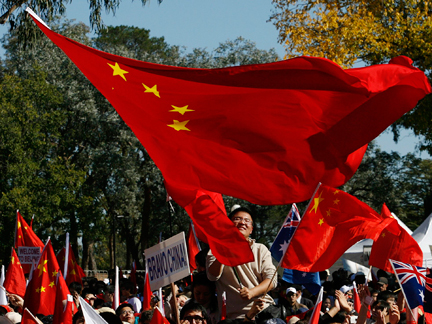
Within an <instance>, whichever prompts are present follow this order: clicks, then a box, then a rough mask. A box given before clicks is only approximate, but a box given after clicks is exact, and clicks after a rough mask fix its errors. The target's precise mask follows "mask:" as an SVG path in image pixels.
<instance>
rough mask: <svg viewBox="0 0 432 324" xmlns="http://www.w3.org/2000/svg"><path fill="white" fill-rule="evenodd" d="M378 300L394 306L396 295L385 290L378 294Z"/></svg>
mask: <svg viewBox="0 0 432 324" xmlns="http://www.w3.org/2000/svg"><path fill="white" fill-rule="evenodd" d="M377 299H379V300H385V301H386V302H387V303H389V304H390V305H393V304H395V303H396V294H394V293H392V292H391V291H388V290H384V291H382V292H380V293H379V294H378V296H377Z"/></svg>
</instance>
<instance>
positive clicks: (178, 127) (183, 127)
mask: <svg viewBox="0 0 432 324" xmlns="http://www.w3.org/2000/svg"><path fill="white" fill-rule="evenodd" d="M188 122H189V120H185V121H181V122H179V121H178V120H173V123H174V124H171V125H168V126H169V127H172V128H174V129H175V130H176V131H181V130H187V131H190V129H189V128H187V127H186V124H187V123H188Z"/></svg>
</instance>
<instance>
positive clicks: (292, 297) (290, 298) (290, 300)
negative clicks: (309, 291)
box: [286, 287, 297, 305]
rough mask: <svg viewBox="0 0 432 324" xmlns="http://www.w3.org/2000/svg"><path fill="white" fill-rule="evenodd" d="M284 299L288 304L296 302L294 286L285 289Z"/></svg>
mask: <svg viewBox="0 0 432 324" xmlns="http://www.w3.org/2000/svg"><path fill="white" fill-rule="evenodd" d="M286 299H287V301H288V304H290V305H294V304H295V303H296V302H297V290H296V289H295V288H294V287H289V288H288V289H287V290H286Z"/></svg>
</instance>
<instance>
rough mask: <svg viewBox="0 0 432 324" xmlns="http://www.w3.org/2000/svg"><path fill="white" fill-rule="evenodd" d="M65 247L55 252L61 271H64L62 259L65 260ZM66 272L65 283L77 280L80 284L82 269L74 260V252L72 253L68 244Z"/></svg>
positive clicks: (83, 275)
mask: <svg viewBox="0 0 432 324" xmlns="http://www.w3.org/2000/svg"><path fill="white" fill-rule="evenodd" d="M65 254H66V249H65V248H63V249H61V251H60V252H59V253H58V254H57V261H58V264H59V265H60V269H61V271H62V273H64V261H65ZM67 271H68V273H67V275H66V284H67V285H69V284H70V283H71V282H74V281H76V282H79V283H80V284H81V285H82V283H83V282H82V278H83V277H85V276H86V275H85V272H84V270H83V269H82V268H81V267H80V265H79V264H78V262H77V261H76V258H75V254H74V253H73V250H72V247H71V245H70V244H69V260H68V269H67Z"/></svg>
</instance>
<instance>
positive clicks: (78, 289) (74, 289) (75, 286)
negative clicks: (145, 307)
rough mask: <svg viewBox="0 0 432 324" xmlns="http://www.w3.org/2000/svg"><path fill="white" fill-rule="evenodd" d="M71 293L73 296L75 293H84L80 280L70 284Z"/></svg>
mask: <svg viewBox="0 0 432 324" xmlns="http://www.w3.org/2000/svg"><path fill="white" fill-rule="evenodd" d="M68 288H69V291H70V293H71V295H72V296H73V295H74V294H75V293H76V294H78V295H81V293H82V289H83V288H82V285H81V284H80V283H79V282H78V281H74V282H71V283H70V284H69V286H68Z"/></svg>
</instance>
